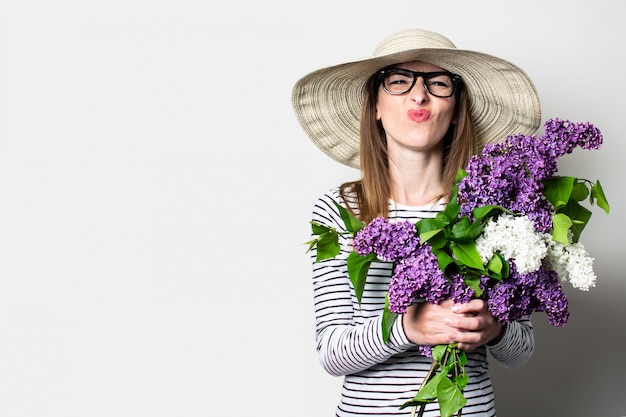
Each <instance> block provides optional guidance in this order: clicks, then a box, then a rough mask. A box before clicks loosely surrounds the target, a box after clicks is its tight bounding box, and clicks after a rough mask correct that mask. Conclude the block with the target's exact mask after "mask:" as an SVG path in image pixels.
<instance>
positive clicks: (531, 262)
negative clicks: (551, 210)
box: [476, 214, 548, 274]
mask: <svg viewBox="0 0 626 417" xmlns="http://www.w3.org/2000/svg"><path fill="white" fill-rule="evenodd" d="M476 247H477V248H478V253H479V254H480V257H481V259H482V261H483V263H485V264H486V263H487V262H488V261H489V260H490V259H491V258H492V257H493V255H494V253H496V252H500V254H501V255H502V256H503V257H504V259H507V260H509V259H515V265H516V266H517V271H518V272H519V273H520V274H525V273H528V272H533V271H536V270H538V269H539V267H540V266H541V262H542V260H543V258H545V256H546V253H547V252H548V246H547V244H546V242H545V240H544V239H543V237H542V234H541V233H538V232H537V231H536V230H535V227H534V225H533V222H532V221H531V220H530V219H529V218H528V217H526V216H512V215H510V214H501V215H500V216H498V217H497V219H494V218H493V217H492V218H491V219H489V221H488V222H487V224H486V225H485V228H484V230H483V232H482V234H481V235H480V236H479V237H478V239H476Z"/></svg>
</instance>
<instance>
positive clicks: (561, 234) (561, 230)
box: [552, 213, 573, 245]
mask: <svg viewBox="0 0 626 417" xmlns="http://www.w3.org/2000/svg"><path fill="white" fill-rule="evenodd" d="M572 224H573V222H572V220H571V219H570V218H569V216H567V215H565V214H563V213H558V214H555V215H554V219H552V227H553V229H552V239H554V240H556V241H557V242H561V243H563V244H565V245H568V244H569V239H568V233H567V232H568V230H569V229H570V227H572Z"/></svg>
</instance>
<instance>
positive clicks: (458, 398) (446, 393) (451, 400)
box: [437, 377, 467, 417]
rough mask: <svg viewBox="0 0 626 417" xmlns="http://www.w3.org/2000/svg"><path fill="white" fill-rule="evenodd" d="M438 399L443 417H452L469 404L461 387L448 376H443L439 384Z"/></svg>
mask: <svg viewBox="0 0 626 417" xmlns="http://www.w3.org/2000/svg"><path fill="white" fill-rule="evenodd" d="M437 400H438V401H439V410H440V411H441V417H451V416H452V415H453V414H454V413H456V412H457V411H459V410H460V409H461V408H463V406H465V404H467V400H466V399H465V397H464V396H463V393H462V392H461V390H460V389H459V387H458V386H457V385H456V384H455V383H454V382H452V381H451V380H450V378H447V377H445V378H442V379H441V381H440V382H439V384H438V385H437Z"/></svg>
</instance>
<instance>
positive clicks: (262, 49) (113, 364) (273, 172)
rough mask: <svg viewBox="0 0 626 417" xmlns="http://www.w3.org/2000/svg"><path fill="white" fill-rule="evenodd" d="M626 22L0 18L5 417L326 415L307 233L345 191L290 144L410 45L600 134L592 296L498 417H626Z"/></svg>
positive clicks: (85, 1) (504, 401) (1, 396)
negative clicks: (315, 95) (309, 118)
mask: <svg viewBox="0 0 626 417" xmlns="http://www.w3.org/2000/svg"><path fill="white" fill-rule="evenodd" d="M621 8H622V6H621V3H619V2H614V1H612V0H596V1H593V2H581V1H571V0H570V1H525V2H515V3H514V2H510V3H506V2H503V1H497V0H493V1H479V0H475V1H465V0H452V1H446V2H420V1H414V0H413V1H410V0H397V1H395V2H373V1H364V0H359V1H355V0H351V1H328V0H317V1H314V2H313V1H310V2H283V1H269V2H268V1H258V2H257V1H252V0H247V1H244V2H237V1H232V2H222V3H215V2H214V3H212V2H210V1H206V0H73V1H72V0H58V1H43V0H39V1H36V0H24V1H19V2H18V1H13V2H9V1H4V2H2V3H0V416H3V417H31V416H32V417H35V416H37V417H39V416H41V417H43V416H45V417H50V416H62V417H73V416H76V417H84V416H90V417H100V416H103V417H104V416H106V417H110V416H132V417H135V416H151V417H157V416H158V417H160V416H194V417H195V416H220V417H224V416H242V415H254V416H272V417H283V416H284V417H292V416H300V417H314V416H316V417H317V416H319V417H321V416H331V415H333V413H334V407H335V403H336V401H337V398H338V394H339V384H340V382H341V381H340V379H338V378H334V377H331V376H329V375H327V374H325V373H324V372H323V371H322V369H321V367H320V366H319V364H318V362H317V357H316V354H315V341H314V335H313V307H312V300H311V288H310V280H309V278H310V266H309V260H308V256H307V255H305V249H306V246H305V245H304V244H303V242H305V241H306V240H308V238H309V230H310V229H309V225H308V221H309V214H310V211H311V207H312V204H313V203H314V201H315V199H316V198H317V197H318V196H319V195H320V194H321V193H322V192H324V191H325V190H326V189H327V188H329V187H331V186H334V185H337V184H339V183H340V182H343V181H346V180H350V179H354V178H356V177H357V176H358V172H356V171H355V170H351V169H349V168H345V167H342V166H340V165H339V164H337V163H335V162H334V161H332V160H330V159H329V158H327V157H326V156H325V155H323V154H322V153H321V152H320V151H318V150H317V148H315V147H314V146H313V145H312V144H311V143H310V141H309V140H308V138H307V137H306V136H305V134H304V133H303V131H302V130H301V129H300V127H299V125H298V124H297V122H296V120H295V117H294V115H293V111H292V109H291V103H290V95H291V88H292V86H293V84H294V83H295V81H296V80H297V79H298V78H300V77H301V76H303V75H305V74H306V73H308V72H309V71H313V70H315V69H318V68H321V67H323V66H326V65H331V64H337V63H340V62H343V61H344V60H348V59H357V58H362V57H365V56H368V55H369V54H370V53H371V52H372V51H373V49H374V47H375V46H376V44H377V43H378V42H379V41H380V40H381V39H382V38H384V37H385V36H387V35H389V34H391V33H392V32H395V31H397V30H400V29H405V28H409V27H423V28H426V29H431V30H435V31H438V32H441V33H443V34H445V35H446V36H448V37H449V38H451V39H452V40H453V41H454V42H455V43H456V44H457V46H458V47H459V48H464V49H474V50H478V51H482V52H487V53H490V54H494V55H497V56H500V57H503V58H506V59H509V60H511V61H512V62H514V63H516V64H518V65H520V66H521V67H522V68H524V69H525V70H526V71H527V72H528V73H529V75H530V76H531V77H532V78H533V79H534V81H535V83H536V86H537V89H538V91H539V93H540V96H541V98H542V107H543V120H544V121H545V120H546V119H548V118H551V117H560V118H564V119H570V120H572V121H586V120H588V121H591V122H592V123H594V124H595V125H596V126H598V127H599V128H600V129H601V130H602V132H603V133H604V137H605V144H604V145H603V147H602V149H601V150H600V151H595V152H589V151H584V150H580V149H578V150H576V151H575V153H574V154H573V155H571V156H569V157H567V158H565V159H564V160H563V161H562V163H561V165H560V172H561V173H563V174H564V175H568V174H571V175H577V176H580V177H584V178H589V179H591V180H596V179H600V180H601V182H602V184H603V186H604V188H605V191H606V193H607V195H608V198H609V201H610V203H611V205H612V212H611V214H610V215H609V216H607V215H605V214H604V213H603V212H602V211H600V210H598V209H594V216H593V218H592V220H591V222H590V225H589V226H588V229H587V230H586V231H585V234H584V235H583V243H584V244H585V246H586V248H587V249H588V251H589V252H590V253H591V255H592V256H594V257H595V258H596V272H597V274H598V286H597V287H596V288H594V289H592V290H591V291H589V292H588V293H582V294H581V293H577V292H575V291H574V290H571V291H570V290H568V294H571V313H572V314H571V318H570V322H569V323H568V324H567V325H566V326H565V327H564V328H561V329H555V328H551V327H550V326H548V325H546V324H545V323H546V320H545V316H543V315H538V316H537V318H536V319H535V320H534V321H535V323H536V326H537V335H536V337H537V350H536V354H535V356H534V357H533V359H532V360H531V361H530V362H529V363H528V364H527V365H526V366H525V367H523V368H521V369H518V370H514V371H510V370H505V369H503V368H502V367H500V366H498V365H493V373H494V379H495V383H496V393H497V407H498V410H499V415H500V416H501V417H517V416H526V415H529V414H530V415H536V416H539V417H541V416H556V415H563V416H565V415H567V416H568V417H604V416H606V417H619V416H624V415H626V398H625V396H624V395H623V391H624V383H623V375H624V373H625V371H626V365H625V364H624V360H623V353H624V351H626V342H625V335H624V322H625V319H624V318H625V317H626V311H625V310H626V307H624V304H623V302H622V298H623V294H624V291H625V284H624V280H623V272H622V269H623V268H622V266H621V264H620V259H622V257H623V248H624V244H623V243H622V241H621V239H620V238H621V237H623V236H624V232H625V227H624V214H623V209H624V195H623V189H624V188H623V187H624V186H623V184H622V182H621V180H620V178H621V173H622V171H621V169H622V168H623V166H624V163H623V154H624V152H625V151H626V141H624V138H623V128H622V126H621V125H620V123H621V122H622V121H623V120H624V116H623V114H624V105H623V104H622V103H623V100H624V97H625V95H626V87H625V83H624V80H623V79H624V74H626V64H625V63H624V58H625V52H624V51H625V50H624V46H623V42H624V39H626V29H625V26H626V25H624V24H623V19H622V17H621Z"/></svg>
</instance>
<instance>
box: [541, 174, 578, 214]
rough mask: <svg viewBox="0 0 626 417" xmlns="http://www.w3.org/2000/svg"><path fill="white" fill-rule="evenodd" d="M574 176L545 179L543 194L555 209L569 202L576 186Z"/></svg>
mask: <svg viewBox="0 0 626 417" xmlns="http://www.w3.org/2000/svg"><path fill="white" fill-rule="evenodd" d="M574 180H575V178H574V177H560V176H556V177H552V178H548V179H545V180H544V181H543V184H544V190H543V195H544V196H545V197H546V198H547V199H548V201H549V202H550V203H551V204H552V205H553V206H554V210H555V211H556V210H559V209H560V208H561V207H562V206H564V205H565V204H567V202H568V201H569V199H570V196H571V195H572V188H573V187H574Z"/></svg>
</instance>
